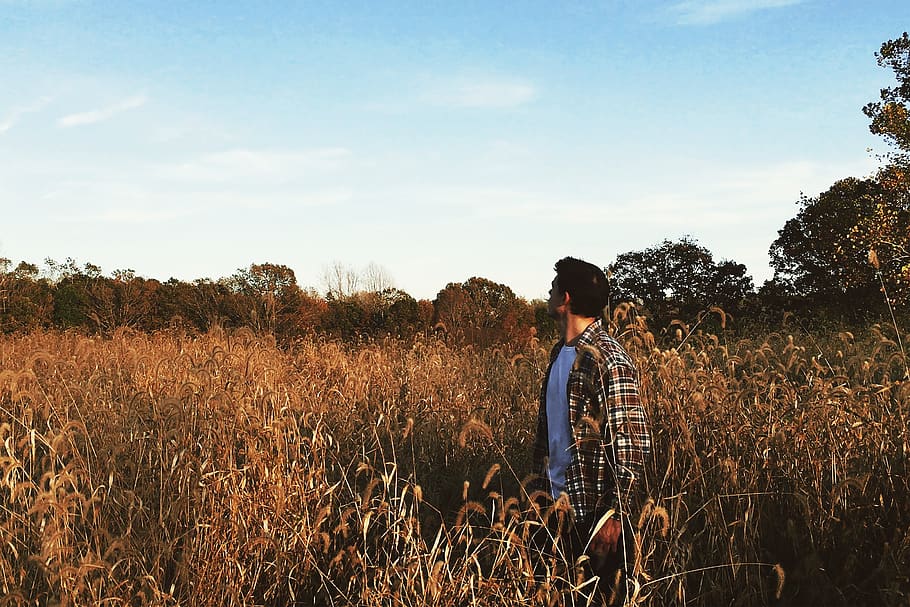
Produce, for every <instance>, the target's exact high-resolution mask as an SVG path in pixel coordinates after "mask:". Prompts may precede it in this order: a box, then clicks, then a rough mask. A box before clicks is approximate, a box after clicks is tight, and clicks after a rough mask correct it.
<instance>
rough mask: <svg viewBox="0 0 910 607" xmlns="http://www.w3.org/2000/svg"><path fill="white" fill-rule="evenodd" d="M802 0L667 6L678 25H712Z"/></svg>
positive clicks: (701, 0)
mask: <svg viewBox="0 0 910 607" xmlns="http://www.w3.org/2000/svg"><path fill="white" fill-rule="evenodd" d="M802 2H804V0H684V1H683V2H677V3H676V4H673V5H672V6H670V7H668V9H667V10H668V12H669V14H670V15H671V17H672V18H673V19H674V21H675V22H676V23H677V24H679V25H712V24H715V23H719V22H721V21H726V20H728V19H735V18H737V17H740V16H743V15H747V14H749V13H754V12H756V11H761V10H767V9H774V8H784V7H787V6H793V5H795V4H801V3H802Z"/></svg>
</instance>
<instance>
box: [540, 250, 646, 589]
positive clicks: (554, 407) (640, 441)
mask: <svg viewBox="0 0 910 607" xmlns="http://www.w3.org/2000/svg"><path fill="white" fill-rule="evenodd" d="M554 269H555V271H556V277H555V278H554V279H553V283H552V287H551V289H550V298H549V301H548V312H549V314H550V316H552V317H553V318H554V319H556V321H557V324H558V325H559V327H560V330H561V332H562V339H561V340H560V341H559V343H557V344H556V345H555V346H554V347H553V350H552V351H551V352H550V365H549V368H548V369H547V374H546V376H545V378H544V382H543V386H542V387H541V395H540V410H539V414H538V423H537V437H536V440H535V444H534V466H535V468H536V469H537V471H539V472H541V473H542V475H543V476H544V478H546V479H547V480H548V481H549V486H550V492H551V494H552V495H553V498H554V499H558V498H559V496H560V494H562V493H566V494H567V496H568V500H569V504H570V506H571V507H572V511H573V512H574V518H575V525H574V531H573V533H572V534H570V535H569V537H567V538H566V539H567V540H568V543H569V546H568V548H569V550H570V557H571V558H573V560H574V559H575V558H577V557H579V556H580V555H581V553H582V551H583V550H584V549H585V547H587V553H588V554H589V556H590V557H591V563H592V566H593V567H594V569H595V572H596V573H598V574H599V575H601V576H602V577H604V576H609V575H611V574H612V573H614V572H615V571H616V569H618V568H625V567H624V563H623V561H624V560H627V559H628V558H629V555H630V554H632V551H631V550H630V548H631V545H632V541H633V540H632V537H631V527H630V526H629V524H628V508H629V503H628V502H629V497H630V492H631V489H632V485H633V483H634V482H635V481H636V480H638V479H640V478H641V475H642V472H643V468H644V461H645V458H646V457H647V455H648V453H649V452H650V449H651V437H650V434H649V429H648V423H647V419H646V417H645V412H644V409H643V408H642V405H641V402H640V400H639V391H638V374H637V372H636V370H635V365H634V364H633V362H632V359H631V358H630V357H629V355H628V354H627V353H626V351H625V350H623V348H622V346H620V345H619V343H618V342H617V341H616V340H614V339H613V338H612V337H610V336H609V335H608V334H607V331H606V329H605V328H604V326H603V320H602V319H603V310H604V307H605V306H606V305H607V277H606V276H605V275H604V273H603V271H602V270H601V269H600V268H598V267H597V266H595V265H593V264H590V263H587V262H585V261H581V260H579V259H574V258H572V257H566V258H564V259H561V260H559V261H558V262H556V266H555V268H554ZM611 510H612V511H613V513H614V515H613V516H611V517H610V518H608V519H607V520H606V521H605V522H604V523H603V525H602V526H600V527H597V524H598V522H600V520H601V519H602V518H603V516H604V515H605V514H607V513H608V512H610V511H611ZM624 522H625V524H623V523H624ZM625 564H626V565H628V566H631V563H625Z"/></svg>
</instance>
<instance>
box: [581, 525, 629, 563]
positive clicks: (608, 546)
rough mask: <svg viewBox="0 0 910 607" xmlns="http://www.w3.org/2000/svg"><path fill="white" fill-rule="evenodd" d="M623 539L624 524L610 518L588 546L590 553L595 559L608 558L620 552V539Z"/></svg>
mask: <svg viewBox="0 0 910 607" xmlns="http://www.w3.org/2000/svg"><path fill="white" fill-rule="evenodd" d="M621 537H622V523H620V522H619V520H617V519H615V518H613V517H612V516H611V517H610V518H608V519H607V520H606V521H605V522H604V524H603V525H602V526H601V528H600V529H598V530H597V533H595V534H594V537H592V538H591V543H590V544H589V545H588V551H589V552H590V553H591V556H592V557H593V558H595V559H603V558H608V557H610V556H611V555H613V554H615V553H617V552H619V545H620V538H621Z"/></svg>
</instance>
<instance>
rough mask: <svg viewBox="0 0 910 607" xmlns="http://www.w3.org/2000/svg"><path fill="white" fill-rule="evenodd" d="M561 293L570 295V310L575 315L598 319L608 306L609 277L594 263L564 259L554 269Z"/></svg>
mask: <svg viewBox="0 0 910 607" xmlns="http://www.w3.org/2000/svg"><path fill="white" fill-rule="evenodd" d="M553 269H554V270H556V286H557V288H558V289H559V293H560V294H563V293H568V294H569V309H570V310H571V311H572V313H573V314H577V315H578V316H586V317H590V318H597V317H600V316H601V315H602V314H603V311H604V308H605V307H606V306H607V295H608V292H609V291H608V286H607V276H606V274H604V272H603V270H601V269H600V268H598V267H597V266H595V265H594V264H592V263H588V262H587V261H582V260H580V259H575V258H574V257H563V258H562V259H560V260H559V261H557V262H556V265H555V266H554V267H553Z"/></svg>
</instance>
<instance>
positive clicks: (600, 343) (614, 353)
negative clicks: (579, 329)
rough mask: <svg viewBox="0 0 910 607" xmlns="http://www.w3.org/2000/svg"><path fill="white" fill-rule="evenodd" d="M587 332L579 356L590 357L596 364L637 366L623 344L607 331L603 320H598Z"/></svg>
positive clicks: (579, 349)
mask: <svg viewBox="0 0 910 607" xmlns="http://www.w3.org/2000/svg"><path fill="white" fill-rule="evenodd" d="M586 333H587V334H586V335H585V336H584V337H585V339H584V340H583V343H581V344H580V346H581V347H579V348H578V356H587V357H590V359H591V363H593V364H595V365H603V366H606V367H616V366H623V367H631V368H633V369H634V368H635V364H634V363H633V361H632V357H631V356H629V353H628V352H626V349H625V348H623V347H622V344H620V343H619V342H618V341H616V339H614V338H613V337H611V336H610V334H609V333H607V330H606V329H605V328H604V326H603V324H602V322H601V321H597V322H596V323H595V324H594V325H592V326H591V327H590V331H589V332H586Z"/></svg>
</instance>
